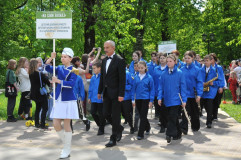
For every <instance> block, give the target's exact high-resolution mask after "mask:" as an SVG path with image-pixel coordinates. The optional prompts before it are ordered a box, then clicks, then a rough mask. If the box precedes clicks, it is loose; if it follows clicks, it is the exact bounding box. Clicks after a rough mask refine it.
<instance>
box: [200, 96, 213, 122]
mask: <svg viewBox="0 0 241 160" xmlns="http://www.w3.org/2000/svg"><path fill="white" fill-rule="evenodd" d="M202 99H203V105H204V108H205V110H206V112H207V121H206V125H207V124H212V118H213V99H206V98H202Z"/></svg>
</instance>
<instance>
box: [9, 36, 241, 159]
mask: <svg viewBox="0 0 241 160" xmlns="http://www.w3.org/2000/svg"><path fill="white" fill-rule="evenodd" d="M115 48H116V45H115V42H114V41H112V40H108V41H106V42H105V43H104V48H103V49H104V52H105V55H102V56H101V59H99V56H100V51H101V48H94V49H93V50H92V51H91V53H90V54H89V55H87V54H86V55H83V56H82V58H81V59H80V58H79V57H77V56H74V52H73V50H72V49H71V48H64V49H63V51H62V55H61V62H62V65H59V66H57V67H56V68H55V70H56V71H55V72H56V76H53V75H52V73H53V66H52V60H53V59H54V58H55V57H56V53H55V52H52V53H51V57H50V58H49V59H47V60H46V61H45V63H43V61H42V59H41V61H40V62H39V61H38V59H35V58H33V59H31V60H30V61H28V59H26V58H24V57H23V58H20V60H19V62H18V68H17V72H16V75H15V73H14V72H13V70H14V69H15V67H16V65H17V62H16V61H15V60H13V59H11V60H9V64H8V71H7V74H6V75H7V76H6V81H9V82H10V83H11V84H13V85H14V86H15V87H16V88H18V87H19V86H17V81H16V76H17V77H18V79H19V80H20V81H21V85H25V86H27V87H22V88H24V89H25V90H23V89H22V90H21V86H20V90H21V92H22V95H21V103H22V104H21V105H20V106H22V107H21V108H19V116H21V117H24V119H27V120H31V118H32V116H31V115H30V111H32V104H31V102H30V100H33V101H35V103H36V112H35V124H34V125H35V127H36V128H41V129H43V130H48V127H47V126H46V124H45V120H46V116H47V117H48V118H49V119H51V120H53V126H54V129H55V130H56V133H57V135H58V136H59V138H60V139H61V141H62V143H63V149H62V151H61V153H60V158H61V159H64V158H68V157H70V153H71V141H72V132H73V126H72V120H78V119H81V120H82V121H83V122H84V124H85V125H86V131H88V130H89V129H90V121H89V120H88V119H87V118H86V114H87V111H89V112H90V113H91V116H92V117H93V120H94V122H95V123H96V125H97V126H98V131H97V136H100V135H104V134H105V125H107V124H111V125H112V134H111V136H110V138H109V141H108V142H107V143H106V144H105V146H106V147H113V146H115V145H117V143H118V142H120V141H121V139H122V132H123V130H124V127H123V126H122V124H121V117H123V119H124V121H125V122H124V124H128V125H129V127H130V132H129V133H130V134H136V136H137V140H142V139H144V138H145V135H149V134H150V131H151V128H152V126H151V125H150V123H149V120H148V118H147V117H148V110H149V108H152V107H154V108H155V109H154V110H155V119H157V120H158V122H157V123H158V125H159V126H160V131H159V133H160V134H165V135H166V141H167V143H171V141H173V140H178V139H181V138H182V135H187V134H188V132H191V131H192V132H197V131H199V130H202V128H201V127H200V116H202V113H203V108H204V109H205V111H206V113H207V118H206V127H207V128H208V129H211V128H212V127H213V125H214V124H213V123H212V122H213V121H217V120H218V108H219V105H220V103H221V98H222V96H223V92H224V88H225V87H227V83H228V84H229V87H230V90H231V92H232V96H233V103H235V104H237V103H239V102H240V94H239V95H236V90H237V88H240V86H241V74H240V73H241V72H236V70H237V69H236V70H235V69H234V68H233V70H234V71H232V72H231V73H230V78H229V80H228V82H227V81H226V79H225V74H224V72H223V68H222V67H221V66H220V65H219V64H218V63H217V62H218V57H217V56H216V54H215V53H210V54H208V55H205V56H204V57H203V59H202V60H201V59H200V56H199V55H198V54H196V53H195V52H194V51H186V52H185V53H184V56H183V61H181V60H180V59H179V58H178V57H179V56H180V53H179V51H178V50H173V51H172V52H171V53H162V52H152V53H151V54H150V56H151V61H150V62H147V61H146V60H144V59H143V57H142V52H141V51H134V52H133V54H132V60H133V61H132V62H131V63H130V65H128V64H127V63H126V61H125V59H123V58H122V57H121V56H120V55H118V53H116V52H115ZM97 50H98V54H97V56H96V57H95V54H94V52H95V51H97ZM91 57H92V59H91ZM81 60H82V62H80V61H81ZM234 64H237V67H241V60H240V59H239V60H238V61H237V62H235V63H234ZM231 68H232V66H231ZM23 78H25V79H23ZM87 79H89V80H90V84H89V86H88V87H86V86H87V85H88V82H87ZM54 83H55V84H56V89H55V99H54V106H53V103H50V100H51V97H52V96H51V95H52V93H51V89H52V88H53V86H52V85H51V84H54ZM27 88H29V89H27ZM38 88H40V90H39V89H38ZM26 89H27V90H26ZM52 101H53V100H52ZM15 103H16V96H15V98H14V97H10V96H9V97H8V106H7V109H8V119H7V121H8V122H16V121H17V119H16V118H15V117H14V116H13V109H14V106H15ZM87 103H89V104H90V108H88V107H87ZM39 119H40V120H39ZM62 121H63V122H64V123H63V126H62V125H61V124H62ZM188 126H189V127H190V128H191V131H189V130H188V128H189V127H188Z"/></svg>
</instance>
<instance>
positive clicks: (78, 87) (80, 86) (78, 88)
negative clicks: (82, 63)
mask: <svg viewBox="0 0 241 160" xmlns="http://www.w3.org/2000/svg"><path fill="white" fill-rule="evenodd" d="M74 94H75V96H76V98H77V99H79V98H81V101H84V99H85V88H84V83H83V80H82V78H81V77H80V76H79V75H77V79H76V83H75V86H74Z"/></svg>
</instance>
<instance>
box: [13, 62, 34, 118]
mask: <svg viewBox="0 0 241 160" xmlns="http://www.w3.org/2000/svg"><path fill="white" fill-rule="evenodd" d="M28 68H29V61H28V59H27V58H25V57H21V58H20V59H19V61H18V67H17V70H16V75H17V77H18V80H19V82H20V85H19V89H20V91H21V99H20V104H19V108H18V115H19V116H21V117H23V118H24V119H31V117H29V110H30V108H31V106H32V104H31V100H30V99H27V98H26V96H27V95H28V94H29V92H30V88H31V85H30V80H29V74H28ZM23 113H24V114H25V115H23Z"/></svg>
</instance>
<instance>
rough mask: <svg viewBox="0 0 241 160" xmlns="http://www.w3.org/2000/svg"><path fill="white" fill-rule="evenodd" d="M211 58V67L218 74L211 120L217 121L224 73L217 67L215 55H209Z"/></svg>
mask: <svg viewBox="0 0 241 160" xmlns="http://www.w3.org/2000/svg"><path fill="white" fill-rule="evenodd" d="M210 56H211V58H212V59H211V65H212V67H213V68H214V69H215V70H216V73H217V74H218V79H217V80H216V81H217V85H218V91H217V94H216V96H215V98H214V100H213V113H212V115H213V117H212V120H218V108H219V105H220V103H221V99H222V96H223V88H224V86H225V77H224V73H223V68H222V67H221V66H220V65H218V64H217V63H216V62H217V60H218V58H217V56H216V54H215V53H210Z"/></svg>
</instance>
